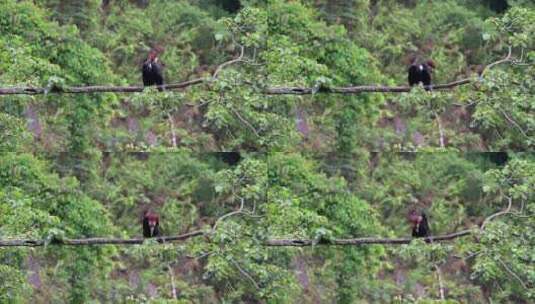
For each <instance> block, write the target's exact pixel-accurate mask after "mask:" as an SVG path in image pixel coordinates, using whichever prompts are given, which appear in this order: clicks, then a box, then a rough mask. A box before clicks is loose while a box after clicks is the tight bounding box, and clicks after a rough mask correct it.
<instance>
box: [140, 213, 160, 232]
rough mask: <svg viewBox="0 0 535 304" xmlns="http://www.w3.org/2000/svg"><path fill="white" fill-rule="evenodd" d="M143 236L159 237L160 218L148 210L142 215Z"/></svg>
mask: <svg viewBox="0 0 535 304" xmlns="http://www.w3.org/2000/svg"><path fill="white" fill-rule="evenodd" d="M143 236H144V237H146V238H150V237H157V236H160V216H159V215H158V214H157V213H154V212H152V211H150V210H147V211H145V213H144V214H143Z"/></svg>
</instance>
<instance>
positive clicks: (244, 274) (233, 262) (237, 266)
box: [229, 258, 260, 289]
mask: <svg viewBox="0 0 535 304" xmlns="http://www.w3.org/2000/svg"><path fill="white" fill-rule="evenodd" d="M229 261H230V262H231V263H232V264H233V265H234V266H235V267H236V268H237V269H238V271H239V272H240V273H241V274H242V275H243V276H245V277H246V278H247V279H249V281H250V282H251V283H252V284H253V285H254V287H256V289H260V286H258V283H256V281H255V280H254V279H253V277H251V275H250V274H249V273H247V271H245V270H243V269H242V268H241V267H240V265H239V264H238V263H237V262H236V261H234V259H232V258H230V259H229Z"/></svg>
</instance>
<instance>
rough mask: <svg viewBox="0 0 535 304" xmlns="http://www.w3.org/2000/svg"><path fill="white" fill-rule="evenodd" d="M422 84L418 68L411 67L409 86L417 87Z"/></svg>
mask: <svg viewBox="0 0 535 304" xmlns="http://www.w3.org/2000/svg"><path fill="white" fill-rule="evenodd" d="M419 82H420V71H418V66H416V65H414V64H413V65H411V66H410V67H409V86H411V87H412V86H413V85H416V84H418V83H419Z"/></svg>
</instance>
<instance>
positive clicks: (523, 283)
mask: <svg viewBox="0 0 535 304" xmlns="http://www.w3.org/2000/svg"><path fill="white" fill-rule="evenodd" d="M498 262H500V264H502V266H503V268H505V270H506V271H507V272H508V273H509V274H510V275H512V276H513V277H514V278H515V279H516V280H517V281H518V282H519V283H520V285H522V287H524V289H526V290H528V289H529V288H528V286H527V285H526V283H525V282H524V281H523V280H522V279H521V278H520V277H519V276H518V275H517V274H516V273H515V272H514V271H512V270H511V269H510V268H509V267H508V266H507V264H505V263H504V262H503V261H502V259H500V258H498Z"/></svg>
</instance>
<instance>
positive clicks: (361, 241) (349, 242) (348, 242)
mask: <svg viewBox="0 0 535 304" xmlns="http://www.w3.org/2000/svg"><path fill="white" fill-rule="evenodd" d="M472 233H473V232H472V230H463V231H459V232H455V233H451V234H446V235H440V236H430V237H426V238H422V240H424V241H426V242H440V241H449V240H453V239H456V238H459V237H463V236H468V235H471V234H472ZM413 240H414V239H413V238H400V239H382V238H374V237H363V238H355V239H333V240H320V241H319V242H317V241H316V240H313V239H271V240H267V241H265V243H264V245H265V246H295V247H305V246H317V245H339V246H354V245H369V244H388V245H402V244H409V243H410V242H411V241H413Z"/></svg>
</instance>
